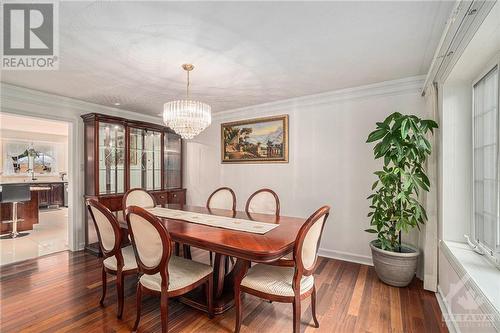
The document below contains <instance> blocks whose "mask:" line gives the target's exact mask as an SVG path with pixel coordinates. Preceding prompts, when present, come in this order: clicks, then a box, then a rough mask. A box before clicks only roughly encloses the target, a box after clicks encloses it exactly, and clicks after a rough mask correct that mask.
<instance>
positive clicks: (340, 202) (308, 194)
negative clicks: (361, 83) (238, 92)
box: [184, 78, 425, 263]
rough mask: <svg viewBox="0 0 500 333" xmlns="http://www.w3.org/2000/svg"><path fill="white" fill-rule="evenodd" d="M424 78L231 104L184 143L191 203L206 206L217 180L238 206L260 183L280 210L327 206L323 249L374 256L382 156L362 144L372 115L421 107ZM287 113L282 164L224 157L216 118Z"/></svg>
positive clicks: (294, 212)
mask: <svg viewBox="0 0 500 333" xmlns="http://www.w3.org/2000/svg"><path fill="white" fill-rule="evenodd" d="M422 83H423V82H422V80H421V78H410V79H404V80H397V81H390V82H384V83H379V84H375V85H370V86H365V87H358V88H354V89H348V90H344V91H338V92H333V93H328V94H321V95H316V96H309V97H306V98H299V99H293V100H287V101H282V102H278V103H272V104H266V105H260V106H255V107H250V108H245V109H239V110H233V111H230V112H225V113H223V114H221V115H216V116H215V117H214V118H215V119H214V121H213V123H212V125H211V126H210V127H209V128H208V129H206V130H205V131H204V132H203V133H202V134H201V135H199V136H198V137H196V138H195V139H193V140H191V141H189V142H187V143H186V150H185V151H186V158H185V177H184V185H185V187H187V191H188V192H187V193H188V195H187V198H188V203H189V204H193V205H204V204H205V202H206V199H207V198H208V196H209V194H210V193H211V192H212V191H213V190H214V189H215V188H217V187H219V186H229V187H231V188H233V189H234V190H235V192H236V196H237V205H238V209H240V210H241V209H244V205H245V201H246V199H247V198H248V197H249V195H250V194H251V193H253V192H254V191H255V190H257V189H259V188H262V187H269V188H271V189H273V190H275V191H276V192H277V193H278V195H279V197H280V201H281V211H282V214H283V215H290V216H301V217H307V216H309V215H310V214H312V213H313V212H314V211H315V210H316V209H317V208H319V207H320V206H322V205H325V204H327V205H330V206H331V207H332V213H331V215H330V219H329V222H328V224H327V226H326V228H325V232H324V235H323V239H322V242H321V250H320V254H322V255H324V256H329V257H337V258H341V259H346V260H352V261H358V262H363V263H371V254H370V250H369V246H368V243H369V241H370V240H371V239H372V235H370V234H367V233H366V232H364V231H363V230H364V229H366V228H368V226H369V219H368V218H367V217H366V214H367V213H368V211H369V209H368V206H369V202H368V201H367V200H366V197H367V196H368V195H369V194H370V189H371V185H372V183H373V181H374V180H375V176H374V175H373V172H374V171H375V170H377V169H379V168H380V166H381V163H380V162H379V161H375V160H374V159H373V153H372V148H373V145H372V144H366V143H365V141H366V138H367V136H368V134H369V133H370V132H371V131H372V130H373V129H374V127H375V122H377V121H382V120H383V119H384V118H385V117H386V116H387V115H389V114H390V113H392V112H394V111H399V112H401V113H412V114H416V115H421V116H422V115H424V114H425V104H424V99H423V98H422V97H421V96H420V89H419V88H420V87H421V85H422ZM278 114H289V115H290V142H289V145H290V152H289V163H287V164H221V162H220V142H221V137H220V123H221V122H226V121H234V120H241V119H248V118H255V117H261V116H270V115H278Z"/></svg>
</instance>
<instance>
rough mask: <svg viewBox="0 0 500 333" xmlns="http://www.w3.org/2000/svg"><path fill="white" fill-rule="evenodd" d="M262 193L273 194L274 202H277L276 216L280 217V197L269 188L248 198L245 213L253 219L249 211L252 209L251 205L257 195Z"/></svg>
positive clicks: (262, 189)
mask: <svg viewBox="0 0 500 333" xmlns="http://www.w3.org/2000/svg"><path fill="white" fill-rule="evenodd" d="M262 192H268V193H271V194H272V195H273V197H274V200H275V201H276V211H275V215H276V216H280V199H279V197H278V195H277V194H276V192H274V191H273V190H271V189H269V188H261V189H260V190H258V191H255V192H254V193H252V195H251V196H250V197H249V198H248V200H247V203H246V205H245V212H246V213H247V215H248V216H249V217H250V218H251V215H252V213H251V212H249V211H248V209H249V208H250V203H251V201H252V199H253V198H254V197H255V196H256V195H257V194H259V193H262ZM254 214H258V213H254Z"/></svg>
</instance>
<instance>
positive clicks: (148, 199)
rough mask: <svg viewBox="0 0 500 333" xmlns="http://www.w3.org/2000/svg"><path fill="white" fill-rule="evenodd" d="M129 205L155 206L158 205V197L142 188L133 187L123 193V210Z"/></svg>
mask: <svg viewBox="0 0 500 333" xmlns="http://www.w3.org/2000/svg"><path fill="white" fill-rule="evenodd" d="M128 206H138V207H141V208H154V207H156V199H155V197H154V196H152V195H151V194H150V193H149V192H148V191H146V190H144V189H142V188H132V189H130V190H128V191H127V192H126V193H125V194H124V195H123V210H125V209H126V208H127V207H128Z"/></svg>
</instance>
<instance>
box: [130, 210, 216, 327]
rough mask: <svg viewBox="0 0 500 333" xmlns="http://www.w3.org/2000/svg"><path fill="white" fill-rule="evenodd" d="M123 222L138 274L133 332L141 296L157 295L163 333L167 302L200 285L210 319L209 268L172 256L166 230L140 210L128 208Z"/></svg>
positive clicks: (211, 313) (157, 221)
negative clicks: (202, 288) (128, 234)
mask: <svg viewBox="0 0 500 333" xmlns="http://www.w3.org/2000/svg"><path fill="white" fill-rule="evenodd" d="M126 220H127V225H128V230H129V232H130V236H131V239H132V246H133V249H134V253H135V258H136V260H137V263H138V266H139V274H140V278H139V282H138V283H137V318H136V321H135V324H134V329H133V330H134V331H136V330H137V327H138V326H139V321H140V319H141V307H142V294H143V293H148V294H154V295H159V296H160V317H161V329H162V332H168V299H169V298H171V297H177V296H180V295H183V294H185V293H187V292H189V291H191V290H193V289H195V288H197V287H199V286H201V285H203V284H205V292H206V298H207V309H208V316H209V317H210V318H212V317H213V307H212V297H213V274H212V267H211V266H209V265H205V264H202V263H199V262H196V261H192V260H189V259H185V258H182V257H178V256H173V255H172V240H171V238H170V234H169V233H168V230H167V228H166V227H165V225H164V224H163V223H162V222H161V221H160V220H159V219H158V218H157V217H156V216H154V215H152V214H151V213H149V212H147V211H146V210H144V209H143V208H141V207H138V206H129V207H127V209H126Z"/></svg>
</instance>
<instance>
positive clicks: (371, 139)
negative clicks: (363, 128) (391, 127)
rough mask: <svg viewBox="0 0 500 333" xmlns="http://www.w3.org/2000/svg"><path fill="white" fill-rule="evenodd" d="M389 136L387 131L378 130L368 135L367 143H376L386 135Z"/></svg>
mask: <svg viewBox="0 0 500 333" xmlns="http://www.w3.org/2000/svg"><path fill="white" fill-rule="evenodd" d="M386 134H387V130H385V129H383V128H382V129H378V130H376V131H373V132H371V133H370V135H368V139H367V140H366V142H367V143H370V142H374V141H377V140H380V139H382V138H383V137H384V136H385V135H386Z"/></svg>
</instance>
